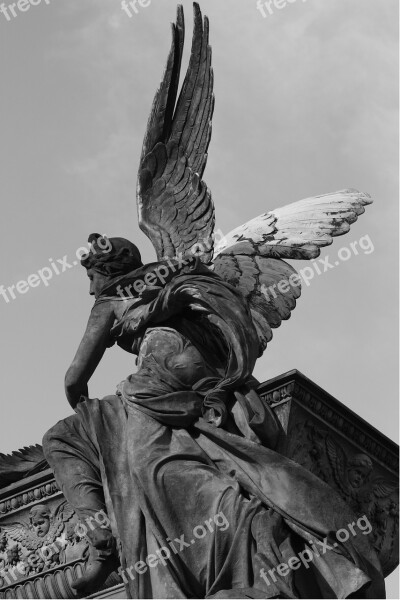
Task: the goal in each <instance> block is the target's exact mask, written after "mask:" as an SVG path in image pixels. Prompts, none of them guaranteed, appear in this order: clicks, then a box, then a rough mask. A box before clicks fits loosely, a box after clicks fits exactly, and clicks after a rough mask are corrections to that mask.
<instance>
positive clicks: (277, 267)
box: [214, 190, 372, 355]
mask: <svg viewBox="0 0 400 600" xmlns="http://www.w3.org/2000/svg"><path fill="white" fill-rule="evenodd" d="M371 202H372V200H371V198H370V196H368V194H363V193H362V192H358V191H357V190H342V191H340V192H335V193H333V194H326V195H324V196H316V197H313V198H307V199H305V200H300V201H299V202H294V203H293V204H289V205H287V206H284V207H283V208H278V209H276V210H272V211H271V212H268V213H264V214H262V215H260V216H259V217H256V218H255V219H252V220H251V221H248V222H247V223H245V224H244V225H242V226H241V227H238V228H237V229H234V230H233V231H231V232H230V233H229V234H228V235H227V236H226V237H224V239H222V240H221V242H220V243H219V244H218V246H217V247H216V248H215V255H214V269H215V272H216V273H218V274H219V275H220V276H221V277H222V278H223V279H224V280H225V281H228V282H229V283H231V284H233V285H234V286H235V287H238V288H240V290H241V291H242V293H243V296H244V298H245V299H246V301H247V303H248V305H249V309H250V311H251V314H252V317H253V322H254V325H255V327H256V329H257V332H258V336H259V340H260V348H259V353H260V355H261V354H262V352H263V351H264V350H265V348H266V346H267V343H268V342H269V341H270V340H271V338H272V328H276V327H279V325H280V324H281V322H282V320H285V319H288V318H289V317H290V314H291V311H292V310H293V309H294V308H295V306H296V299H297V298H298V297H299V296H300V292H301V279H300V277H299V276H298V275H297V272H296V271H295V269H294V268H293V267H291V266H290V265H289V264H287V263H286V262H285V261H284V260H282V259H284V258H286V259H302V260H304V259H312V258H316V257H318V256H319V254H320V252H321V248H322V247H324V246H328V245H330V244H332V242H333V238H334V237H336V236H339V235H343V234H345V233H347V232H348V231H349V229H350V225H351V224H352V223H354V222H355V221H356V220H357V218H358V216H359V215H361V214H362V213H363V212H364V211H365V208H364V207H365V206H366V205H367V204H371Z"/></svg>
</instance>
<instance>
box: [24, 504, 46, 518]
mask: <svg viewBox="0 0 400 600" xmlns="http://www.w3.org/2000/svg"><path fill="white" fill-rule="evenodd" d="M39 516H42V517H49V518H50V517H51V512H50V510H49V509H48V508H47V506H45V505H44V504H38V505H37V506H33V507H32V508H31V510H30V511H29V519H30V520H31V521H32V519H35V518H36V517H39Z"/></svg>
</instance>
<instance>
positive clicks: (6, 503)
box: [0, 469, 61, 518]
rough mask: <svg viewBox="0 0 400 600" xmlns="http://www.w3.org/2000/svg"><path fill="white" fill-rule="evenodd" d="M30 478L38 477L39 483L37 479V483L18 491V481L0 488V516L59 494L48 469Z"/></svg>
mask: <svg viewBox="0 0 400 600" xmlns="http://www.w3.org/2000/svg"><path fill="white" fill-rule="evenodd" d="M31 479H38V480H39V481H40V483H41V485H38V484H39V481H38V484H37V485H33V486H30V487H28V488H27V489H24V490H23V492H22V491H21V492H20V488H21V486H20V485H19V484H18V483H15V484H13V485H12V486H9V487H8V488H6V489H3V490H0V492H1V493H0V518H1V517H3V516H5V515H8V514H9V513H14V512H17V511H19V510H21V509H23V508H29V506H30V505H33V504H34V503H37V502H38V501H40V500H43V499H44V498H50V497H51V496H56V495H61V492H60V491H59V488H58V485H57V483H56V481H55V479H54V476H53V473H52V471H51V470H50V469H48V470H47V471H46V472H45V473H43V474H40V475H39V476H36V477H32V478H31ZM21 483H23V482H21ZM16 492H17V493H16ZM18 492H20V493H18Z"/></svg>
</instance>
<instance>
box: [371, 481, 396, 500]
mask: <svg viewBox="0 0 400 600" xmlns="http://www.w3.org/2000/svg"><path fill="white" fill-rule="evenodd" d="M398 487H399V485H398V484H397V483H396V482H395V481H386V480H385V479H384V478H383V477H378V478H376V479H375V480H374V481H373V482H372V489H373V493H374V496H376V497H377V498H387V497H388V496H390V494H391V493H392V492H394V491H396V490H397V489H398Z"/></svg>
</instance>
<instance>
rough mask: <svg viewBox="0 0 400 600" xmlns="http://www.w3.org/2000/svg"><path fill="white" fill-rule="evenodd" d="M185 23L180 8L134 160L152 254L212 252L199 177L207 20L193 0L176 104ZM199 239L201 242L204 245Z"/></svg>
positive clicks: (209, 93) (206, 105) (208, 112)
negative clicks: (183, 72) (190, 37)
mask: <svg viewBox="0 0 400 600" xmlns="http://www.w3.org/2000/svg"><path fill="white" fill-rule="evenodd" d="M184 36H185V27H184V17H183V8H182V6H179V7H178V15H177V21H176V24H175V25H174V24H173V25H172V45H171V50H170V53H169V57H168V61H167V65H166V69H165V72H164V76H163V79H162V81H161V84H160V87H159V89H158V90H157V93H156V96H155V98H154V102H153V108H152V111H151V114H150V118H149V121H148V125H147V131H146V135H145V138H144V143H143V150H142V155H141V160H140V167H139V175H138V185H137V205H138V213H139V226H140V228H141V229H142V230H143V231H144V232H145V233H146V235H147V236H148V237H149V238H150V240H151V241H152V243H153V245H154V247H155V250H156V252H157V258H158V259H159V260H161V259H162V258H167V257H173V256H177V255H179V254H182V255H183V256H184V255H186V254H188V253H190V252H194V251H195V250H196V248H197V245H198V244H199V243H201V244H203V247H204V246H206V247H207V251H206V252H203V253H202V255H201V260H202V261H203V262H205V263H209V262H210V261H211V258H212V254H213V244H212V234H213V230H214V205H213V202H212V199H211V194H210V191H209V190H208V188H207V185H206V184H205V183H204V181H202V176H203V172H204V169H205V166H206V162H207V149H208V146H209V143H210V139H211V119H212V114H213V109H214V95H213V72H212V68H211V48H210V46H209V43H208V40H209V23H208V19H207V17H205V18H204V23H203V18H202V14H201V11H200V8H199V5H198V4H197V3H195V4H194V32H193V42H192V50H191V57H190V62H189V67H188V70H187V73H186V77H185V80H184V83H183V86H182V90H181V93H180V96H179V100H178V102H176V98H177V92H178V86H179V75H180V70H181V61H182V52H183V45H184ZM203 242H206V243H205V244H204V243H203Z"/></svg>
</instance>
